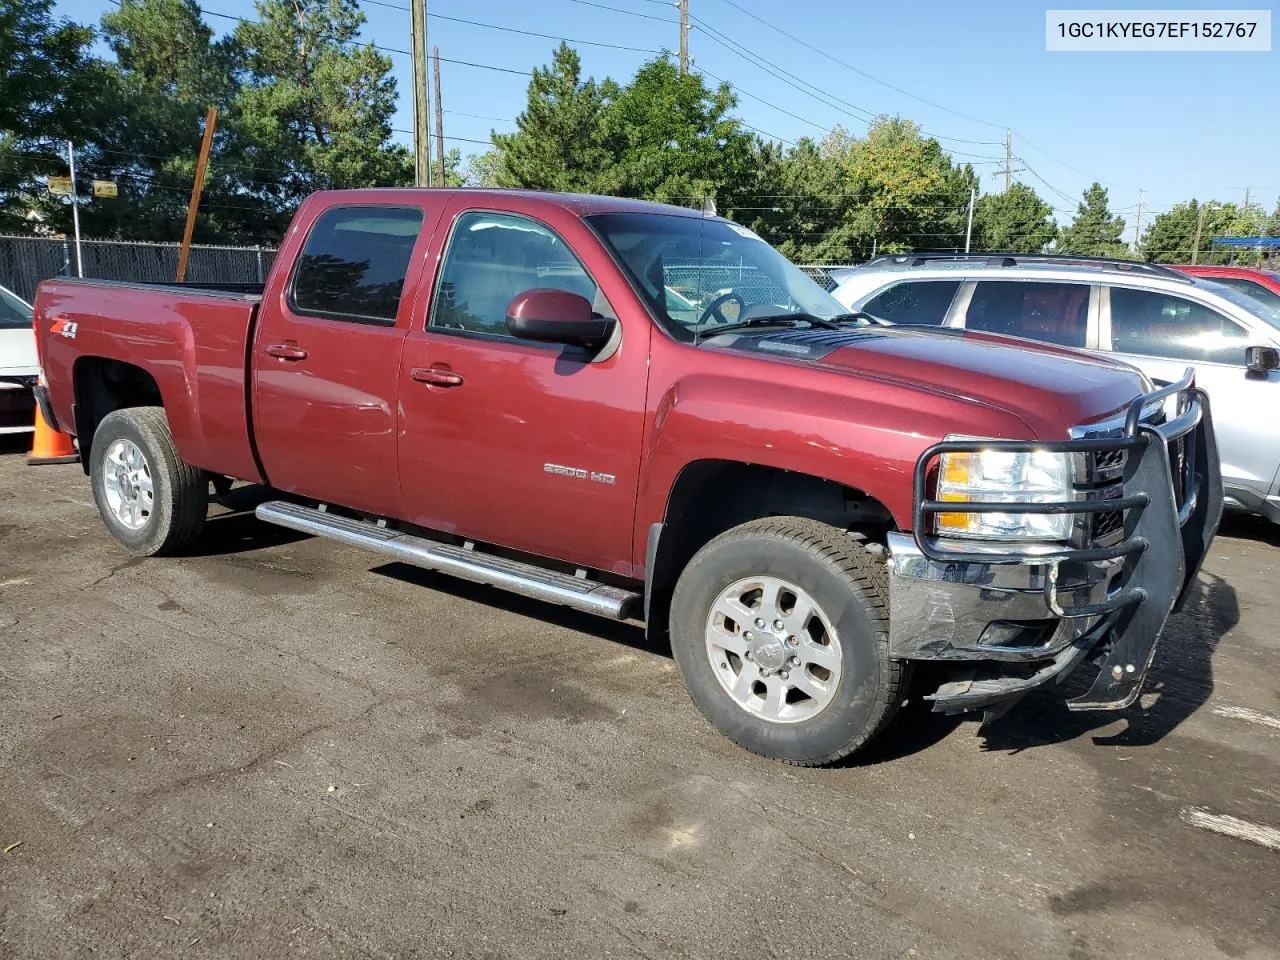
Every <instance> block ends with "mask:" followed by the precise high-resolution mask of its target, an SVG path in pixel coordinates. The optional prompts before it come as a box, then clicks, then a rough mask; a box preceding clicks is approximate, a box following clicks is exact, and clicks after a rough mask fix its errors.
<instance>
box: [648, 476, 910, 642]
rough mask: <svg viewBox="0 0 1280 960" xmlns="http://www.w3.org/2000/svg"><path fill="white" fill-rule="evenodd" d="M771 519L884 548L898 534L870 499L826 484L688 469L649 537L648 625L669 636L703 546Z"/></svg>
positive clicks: (811, 479)
mask: <svg viewBox="0 0 1280 960" xmlns="http://www.w3.org/2000/svg"><path fill="white" fill-rule="evenodd" d="M771 516H796V517H805V518H808V519H810V520H817V521H819V522H821V523H826V524H829V525H830V526H832V527H836V528H837V529H842V530H848V531H851V532H858V533H860V534H862V535H864V536H866V537H867V538H869V539H871V540H877V539H880V538H882V537H883V535H884V534H885V533H886V532H888V531H890V530H894V529H897V525H896V523H895V522H894V519H893V515H892V514H891V512H890V511H889V509H888V508H887V507H886V506H885V505H884V504H883V503H881V502H880V501H879V500H877V499H876V498H875V497H873V496H871V495H870V494H868V493H866V492H865V491H863V490H861V489H859V488H857V487H853V486H850V485H848V484H843V483H839V482H837V481H835V480H830V479H827V478H825V477H819V476H814V475H812V474H807V473H799V472H795V471H791V470H785V469H782V468H780V467H773V466H765V465H761V464H754V463H745V462H740V461H733V460H721V459H702V460H694V461H691V462H690V463H688V464H686V465H685V466H684V467H683V468H682V469H681V470H680V472H679V473H678V474H677V475H676V478H675V481H674V483H673V484H672V485H671V489H670V491H669V492H668V494H667V500H666V504H665V508H664V510H663V514H662V518H661V520H658V521H655V522H653V523H651V524H650V525H649V527H648V530H647V531H646V536H647V541H646V548H645V578H644V583H645V591H644V594H645V605H644V606H645V625H646V631H647V632H648V633H649V634H650V635H651V636H652V635H656V634H658V633H664V632H665V630H666V622H667V611H668V607H669V603H670V598H671V591H672V589H673V587H674V585H675V581H676V579H677V578H678V577H679V575H680V571H681V570H683V569H684V567H685V565H686V564H687V563H688V562H689V560H690V559H692V557H693V555H694V554H695V553H697V552H698V550H700V549H701V548H702V546H703V545H705V544H706V543H708V542H709V541H711V540H712V539H714V538H715V537H717V536H719V535H720V534H722V533H724V532H725V531H726V530H729V529H732V528H733V527H736V526H739V525H740V524H743V523H748V522H750V521H752V520H759V519H762V518H765V517H771Z"/></svg>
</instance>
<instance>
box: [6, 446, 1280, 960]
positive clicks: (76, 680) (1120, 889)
mask: <svg viewBox="0 0 1280 960" xmlns="http://www.w3.org/2000/svg"><path fill="white" fill-rule="evenodd" d="M22 451H23V446H22V442H21V441H20V440H19V441H16V442H14V441H10V442H8V443H6V444H5V445H4V446H3V447H0V851H4V852H2V853H0V958H2V960H14V958H23V960H26V958H41V960H45V958H63V957H67V958H71V957H75V958H81V957H88V956H99V957H164V958H178V957H193V958H200V957H234V958H238V960H239V958H257V957H262V958H282V957H323V958H333V957H377V958H392V957H394V958H410V957H477V958H479V957H494V958H497V957H504V958H505V957H511V958H561V957H566V956H575V957H591V958H594V957H637V958H666V957H688V958H710V957H752V958H756V957H857V958H898V957H923V958H1010V960H1014V958H1017V960H1024V958H1030V957H1054V958H1068V960H1100V958H1144V960H1150V958H1160V960H1183V958H1185V960H1214V958H1227V957H1229V958H1248V960H1256V958H1271V957H1280V902H1278V898H1280V778H1277V761H1278V760H1280V719H1277V718H1280V664H1278V661H1280V638H1278V636H1277V630H1276V623H1277V616H1276V614H1277V611H1278V610H1280V604H1278V600H1280V598H1278V596H1277V594H1278V593H1280V586H1278V585H1280V579H1278V578H1277V572H1278V571H1280V528H1274V527H1271V526H1268V525H1267V524H1265V523H1264V522H1262V521H1260V520H1253V519H1247V518H1229V519H1228V521H1227V522H1226V524H1225V525H1224V530H1223V533H1222V535H1220V537H1219V539H1218V540H1217V541H1216V542H1215V544H1214V547H1213V550H1212V553H1211V556H1210V559H1209V561H1208V563H1207V565H1206V569H1205V572H1204V573H1203V574H1202V576H1201V582H1200V584H1199V587H1198V590H1197V593H1196V595H1195V597H1194V598H1193V600H1192V602H1191V603H1190V604H1189V605H1188V607H1187V609H1186V610H1185V611H1184V612H1183V613H1181V614H1179V615H1177V617H1176V618H1175V619H1174V620H1173V621H1171V623H1170V625H1169V627H1168V629H1167V631H1166V636H1165V638H1164V640H1163V641H1162V645H1161V647H1160V651H1159V653H1158V655H1157V659H1156V662H1155V664H1154V666H1153V669H1152V675H1151V677H1150V678H1149V680H1148V685H1147V691H1148V692H1147V693H1145V694H1144V695H1143V697H1142V699H1141V701H1140V703H1139V704H1138V705H1135V707H1133V708H1131V709H1130V710H1128V711H1125V712H1123V713H1121V714H1107V713H1103V714H1071V713H1068V712H1067V710H1066V709H1065V707H1064V706H1063V705H1062V702H1061V695H1060V694H1040V695H1036V696H1034V697H1033V698H1031V699H1029V700H1027V701H1024V703H1023V704H1021V705H1020V706H1019V707H1018V708H1017V709H1016V710H1014V711H1013V712H1012V713H1011V714H1009V715H1008V716H1007V717H1005V718H1004V719H1002V720H1000V721H998V722H996V723H994V724H991V725H989V726H988V727H987V728H985V729H983V730H981V731H980V730H979V725H978V723H977V722H976V720H957V719H948V718H944V717H938V716H935V715H932V714H929V713H927V712H926V711H924V710H922V709H918V708H914V707H913V708H909V709H908V710H907V712H906V714H905V716H904V717H903V718H902V720H900V721H899V723H898V724H897V725H896V726H895V727H893V728H891V729H890V731H889V732H888V734H887V735H886V736H885V737H883V738H882V739H881V740H880V741H879V742H878V743H877V745H876V746H875V747H873V748H872V749H871V750H870V751H869V752H868V753H867V754H865V755H863V756H861V757H860V758H859V762H857V763H854V764H851V765H848V766H845V767H842V768H839V769H834V770H804V769H796V768H791V767H787V766H784V765H781V764H779V763H776V762H771V761H767V760H762V759H760V758H757V757H754V756H751V755H749V754H747V753H746V752H744V751H742V750H740V749H738V748H737V747H735V746H734V745H733V744H731V743H729V742H728V741H726V740H724V739H723V738H721V737H720V736H719V735H717V734H716V733H715V732H714V731H713V730H712V729H711V728H710V727H709V725H708V724H707V723H706V722H705V721H704V720H703V719H702V718H701V717H700V716H699V714H698V713H697V712H696V710H695V709H694V707H693V706H692V704H691V703H690V701H689V699H688V697H687V696H686V695H685V693H684V689H683V687H682V685H681V683H680V678H679V676H678V674H677V673H676V670H675V667H674V664H673V663H672V660H671V657H670V654H669V651H667V650H664V649H661V648H657V647H654V646H651V645H649V644H647V643H646V641H645V638H644V635H643V632H642V630H641V629H640V628H639V627H638V626H635V625H631V624H614V623H610V622H606V621H603V620H597V619H594V618H592V617H589V616H586V615H579V614H576V613H573V612H569V611H565V610H563V609H559V608H556V607H551V606H547V605H544V604H540V603H536V602H533V601H525V600H522V599H520V598H514V597H510V596H507V595H505V594H503V593H500V592H498V591H495V590H490V589H487V588H481V587H477V586H472V585H469V584H466V583H462V582H460V581H456V580H452V579H450V578H447V577H444V576H438V575H434V574H430V573H425V572H421V571H417V570H414V569H412V568H408V567H403V566H400V565H396V564H386V563H383V562H382V561H380V560H379V559H378V558H376V557H372V556H371V555H369V554H366V553H362V552H361V551H359V550H356V549H352V548H346V547H341V546H338V545H335V544H333V543H331V542H326V541H322V540H315V539H308V538H303V537H300V536H297V535H294V534H292V533H291V532H289V531H285V530H281V529H277V528H272V527H267V526H265V525H262V524H260V523H258V522H257V521H256V520H255V519H254V518H253V517H252V515H251V513H246V512H240V513H236V512H234V511H232V512H223V513H222V514H221V515H219V516H217V517H216V518H214V519H212V520H211V521H210V523H209V525H208V527H207V534H206V536H205V538H204V539H203V541H202V542H201V544H200V547H199V549H198V551H196V552H194V553H193V554H191V555H188V556H183V557H180V558H174V559H150V560H136V559H131V558H129V557H127V556H126V555H125V554H124V553H123V552H122V551H121V550H120V549H119V548H118V547H117V546H116V544H115V543H114V542H113V541H112V540H111V539H110V537H109V536H108V535H107V534H106V532H105V530H104V529H103V527H102V524H101V522H100V521H99V519H98V516H97V513H96V511H95V509H94V507H93V505H92V500H91V496H90V492H89V485H88V481H87V479H86V478H85V477H84V475H83V474H82V472H81V470H80V468H79V467H78V466H44V467H28V466H27V465H26V464H25V462H24V457H23V456H22ZM254 495H255V491H254V490H253V489H242V490H238V491H237V492H236V494H235V497H236V503H237V504H238V505H239V506H241V507H250V506H251V505H252V503H253V497H254Z"/></svg>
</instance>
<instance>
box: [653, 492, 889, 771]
mask: <svg viewBox="0 0 1280 960" xmlns="http://www.w3.org/2000/svg"><path fill="white" fill-rule="evenodd" d="M888 607H889V604H888V583H887V576H886V574H885V571H884V568H883V566H882V565H881V564H879V563H877V562H876V560H875V559H873V558H872V557H871V556H870V555H869V554H868V553H867V552H866V550H865V549H864V548H863V547H862V546H861V545H860V544H859V543H857V542H856V541H855V540H853V539H852V538H851V537H850V536H849V535H848V534H847V533H845V532H844V531H842V530H838V529H836V528H835V527H831V526H828V525H827V524H823V523H819V522H817V521H815V520H809V519H805V518H802V517H769V518H766V519H763V520H753V521H751V522H750V523H745V524H743V525H741V526H739V527H735V528H733V529H732V530H729V531H728V532H726V533H723V534H721V535H720V536H718V537H716V538H715V539H714V540H712V541H711V542H710V543H708V544H707V545H706V546H704V547H703V548H702V549H701V550H699V551H698V553H697V554H696V555H695V556H694V558H693V559H692V560H691V561H689V565H688V566H687V567H685V569H684V572H683V573H682V574H681V575H680V579H679V581H678V583H677V584H676V588H675V594H674V595H673V597H672V601H671V647H672V651H673V652H674V654H675V658H676V662H677V664H678V665H679V667H680V672H681V674H682V675H683V676H684V680H685V685H686V686H687V687H688V690H689V694H690V696H691V697H692V698H693V701H694V703H695V704H696V705H697V707H698V709H700V710H701V711H702V713H703V715H704V716H706V718H707V719H708V720H710V721H711V723H712V724H713V725H714V726H715V727H716V728H717V729H718V730H719V731H720V732H721V733H723V734H724V735H725V736H727V737H728V738H729V739H731V740H733V741H734V742H735V743H737V744H739V745H740V746H743V747H745V748H746V749H748V750H751V751H752V752H754V753H759V754H762V755H764V756H767V757H774V758H777V759H780V760H784V761H786V762H788V763H794V764H799V765H802V766H822V765H824V764H829V763H834V762H836V761H838V760H840V759H842V758H844V757H847V756H848V755H850V754H851V753H853V752H854V751H856V750H857V749H859V748H860V747H862V746H863V745H864V744H865V743H867V742H868V741H869V740H870V739H871V738H872V737H873V736H875V735H876V734H877V733H878V732H879V731H880V730H882V729H883V728H884V727H885V726H886V725H887V724H888V722H889V721H890V720H891V719H892V717H893V714H894V713H895V712H896V709H897V705H898V696H899V691H900V688H901V686H902V683H903V675H902V664H901V663H899V662H897V661H894V660H890V659H889V655H888V654H889V637H888V629H889V615H888Z"/></svg>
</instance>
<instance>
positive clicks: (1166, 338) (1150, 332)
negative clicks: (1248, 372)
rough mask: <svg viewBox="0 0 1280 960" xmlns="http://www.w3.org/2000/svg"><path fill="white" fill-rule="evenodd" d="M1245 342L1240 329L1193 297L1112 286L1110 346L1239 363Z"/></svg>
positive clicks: (1173, 357) (1155, 354) (1124, 350)
mask: <svg viewBox="0 0 1280 960" xmlns="http://www.w3.org/2000/svg"><path fill="white" fill-rule="evenodd" d="M1247 341H1248V333H1247V332H1246V331H1245V329H1244V328H1243V327H1241V326H1240V325H1239V324H1236V323H1234V322H1232V321H1231V320H1228V319H1227V318H1226V317H1224V316H1223V315H1222V314H1220V313H1218V311H1216V310H1212V309H1210V308H1209V307H1206V306H1203V305H1202V304H1199V303H1196V302H1195V301H1193V300H1184V299H1183V298H1182V297H1178V296H1174V295H1172V294H1168V293H1156V292H1154V291H1151V290H1129V289H1126V288H1125V287H1112V288H1111V349H1112V350H1116V351H1119V352H1121V353H1136V354H1141V355H1143V356H1147V357H1167V358H1169V359H1171V360H1206V361H1209V362H1211V363H1232V364H1236V365H1237V366H1241V365H1243V364H1244V348H1245V344H1246V343H1247Z"/></svg>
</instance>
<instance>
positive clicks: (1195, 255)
mask: <svg viewBox="0 0 1280 960" xmlns="http://www.w3.org/2000/svg"><path fill="white" fill-rule="evenodd" d="M1212 206H1215V201H1213V200H1210V201H1208V202H1207V203H1202V204H1201V205H1200V216H1198V217H1197V218H1196V238H1195V239H1194V240H1192V241H1191V262H1192V263H1193V264H1194V263H1195V262H1196V261H1197V260H1198V259H1199V257H1200V234H1201V233H1202V232H1203V231H1204V218H1205V214H1207V213H1208V212H1209V208H1210V207H1212Z"/></svg>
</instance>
